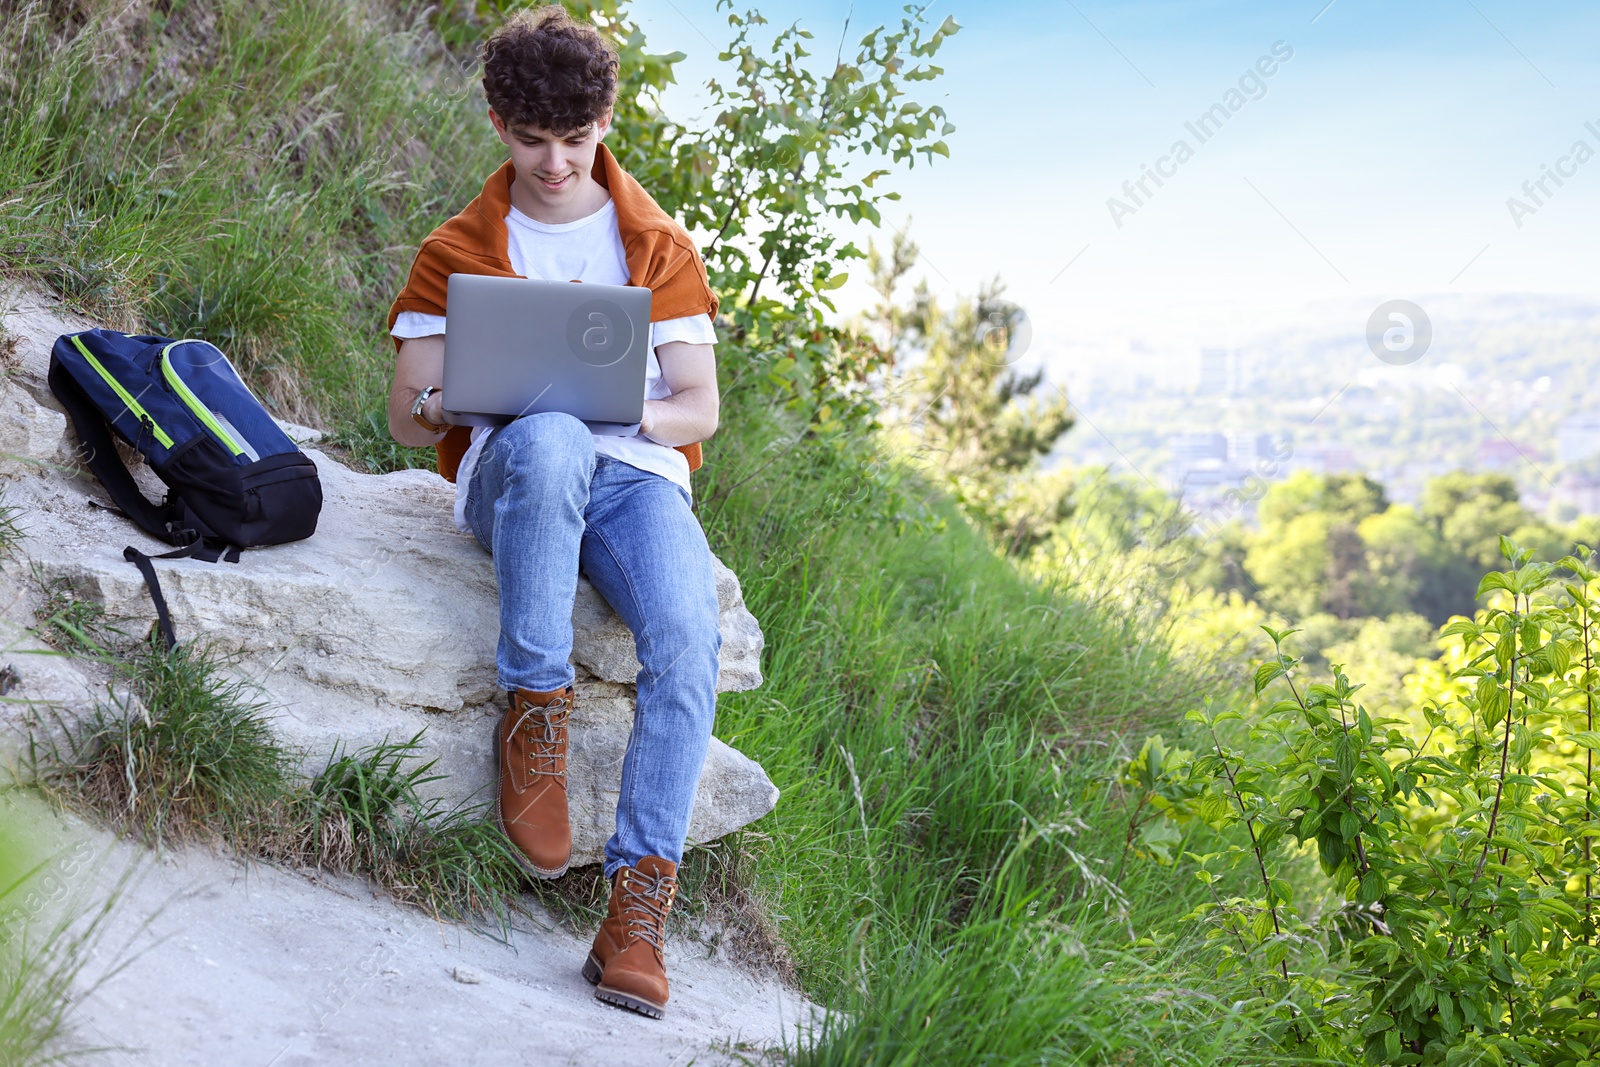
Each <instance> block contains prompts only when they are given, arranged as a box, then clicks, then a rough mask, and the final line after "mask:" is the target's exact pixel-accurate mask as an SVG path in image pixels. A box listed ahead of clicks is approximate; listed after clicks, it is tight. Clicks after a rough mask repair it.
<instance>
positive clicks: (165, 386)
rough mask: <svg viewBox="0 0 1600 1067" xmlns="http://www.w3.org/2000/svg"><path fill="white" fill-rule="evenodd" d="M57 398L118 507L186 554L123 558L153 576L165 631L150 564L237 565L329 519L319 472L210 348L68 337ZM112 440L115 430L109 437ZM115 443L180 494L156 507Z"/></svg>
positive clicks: (60, 347)
mask: <svg viewBox="0 0 1600 1067" xmlns="http://www.w3.org/2000/svg"><path fill="white" fill-rule="evenodd" d="M49 381H50V391H51V392H52V393H54V394H55V396H56V399H57V400H59V401H60V402H61V406H62V407H64V408H65V409H66V411H67V414H68V416H69V417H70V418H71V419H72V425H73V428H74V429H75V430H76V431H77V434H78V440H79V442H80V443H81V445H82V453H81V455H82V458H83V460H84V462H85V463H87V464H88V466H89V469H90V470H92V471H93V472H94V474H95V476H96V477H97V478H99V479H100V484H101V485H103V486H105V489H106V492H107V493H109V494H110V496H111V500H112V502H113V503H114V504H115V505H116V506H117V508H118V509H119V510H120V511H121V512H122V513H123V514H125V515H126V516H127V517H128V518H130V519H132V520H133V521H134V522H135V523H137V524H138V525H139V526H140V528H142V529H143V530H144V531H145V532H146V533H148V534H150V535H151V536H153V537H156V538H158V539H160V540H162V541H165V542H166V543H167V544H170V545H175V546H177V549H176V551H173V552H167V553H164V554H162V555H159V556H155V557H149V556H146V555H145V554H144V553H142V552H139V551H138V550H137V549H135V548H132V547H130V548H127V549H125V550H124V552H123V555H124V557H125V558H127V559H128V560H129V562H132V563H134V564H136V565H138V567H139V569H140V571H141V572H142V573H143V574H144V577H145V580H146V582H147V583H148V584H149V586H150V592H151V596H152V598H153V599H154V600H155V603H156V614H157V615H158V616H159V618H160V622H161V627H162V633H163V635H164V636H165V637H166V638H167V642H168V645H169V646H170V645H171V644H172V643H173V637H172V627H171V622H170V620H169V619H168V618H167V611H166V604H165V602H164V599H163V598H162V596H161V591H160V585H159V584H158V583H157V581H156V577H155V570H154V568H152V567H151V566H150V559H151V558H155V559H170V558H176V557H180V556H193V557H196V558H199V559H203V560H208V561H213V562H214V561H215V560H217V559H218V558H219V557H220V558H223V559H226V560H227V561H229V562H236V561H237V560H238V558H239V550H240V549H242V548H252V547H255V546H258V545H276V544H283V543H284V542H287V541H298V540H301V539H302V538H306V537H310V536H311V535H312V534H313V533H314V532H315V531H316V529H317V516H318V514H319V513H320V512H321V510H322V483H321V482H320V481H319V480H318V478H317V468H316V464H314V463H312V461H311V459H310V457H308V456H306V454H305V453H303V452H301V451H300V449H299V448H297V447H296V446H295V443H294V442H293V441H291V440H290V439H289V435H288V434H286V433H284V432H283V430H282V429H281V428H280V427H279V426H278V424H277V423H276V422H274V421H273V419H272V416H270V415H268V414H267V411H266V409H265V408H263V407H262V406H261V403H260V401H258V400H257V399H256V398H255V397H254V396H253V395H252V394H251V392H250V390H249V388H247V387H246V386H245V384H244V382H243V381H241V380H240V378H239V375H238V373H237V372H236V371H235V370H234V369H233V365H232V364H231V363H229V362H228V357H227V356H225V355H223V354H222V352H221V350H220V349H218V348H217V347H216V346H215V345H213V344H211V343H209V342H207V341H194V340H182V341H178V340H173V339H172V338H169V337H146V336H132V335H129V334H125V333H118V332H116V331H115V330H85V331H83V332H82V333H71V334H64V335H62V336H61V337H58V338H57V339H56V343H55V347H54V348H53V349H52V351H51V354H50V376H49ZM108 430H109V431H110V432H108ZM110 433H115V434H116V435H117V436H118V437H120V438H122V440H124V441H126V442H127V443H128V444H130V445H132V446H133V447H134V448H135V449H137V450H138V451H139V452H140V453H142V454H143V456H144V458H145V460H146V461H147V462H148V463H149V464H150V468H151V470H153V471H154V472H155V473H156V475H157V476H158V477H160V479H161V480H162V481H163V482H165V483H166V485H167V487H168V490H169V491H168V493H167V496H166V499H165V501H163V502H162V503H161V504H154V503H151V502H150V500H149V499H147V498H146V497H145V495H144V493H143V492H141V491H140V489H139V487H138V485H137V484H136V483H135V482H134V480H133V476H132V475H131V474H130V473H129V472H128V468H127V467H126V466H124V465H123V462H122V459H121V457H120V456H118V455H117V450H116V447H115V445H114V444H113V442H112V439H111V436H110Z"/></svg>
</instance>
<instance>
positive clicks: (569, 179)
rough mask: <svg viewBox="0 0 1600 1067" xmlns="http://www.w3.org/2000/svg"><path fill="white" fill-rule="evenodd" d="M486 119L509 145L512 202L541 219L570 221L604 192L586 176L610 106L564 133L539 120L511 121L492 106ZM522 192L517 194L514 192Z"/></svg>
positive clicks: (594, 205) (591, 207)
mask: <svg viewBox="0 0 1600 1067" xmlns="http://www.w3.org/2000/svg"><path fill="white" fill-rule="evenodd" d="M489 120H490V121H491V122H493V123H494V129H495V132H496V133H497V134H499V135H500V140H501V141H502V142H503V143H504V144H505V146H506V147H507V148H509V149H510V150H511V162H512V165H513V166H514V167H515V168H516V173H517V176H516V179H515V181H514V182H513V183H512V187H511V202H512V203H513V204H515V205H516V207H517V210H519V211H521V212H522V213H523V214H525V215H528V216H529V217H531V218H534V219H537V220H538V221H540V222H548V223H561V222H572V221H574V220H575V219H580V218H583V217H584V216H585V215H588V214H592V213H593V212H595V211H598V210H599V209H600V207H601V205H603V204H604V203H605V201H606V196H607V195H608V194H607V193H606V191H605V189H604V188H602V187H601V186H600V184H599V183H598V182H596V181H595V180H594V178H592V177H591V176H590V172H591V171H592V170H593V169H594V157H595V153H597V152H598V151H599V149H600V139H601V138H602V137H603V136H605V132H606V130H607V129H608V128H609V127H610V125H611V110H610V109H609V108H607V109H606V111H605V113H604V114H602V115H601V116H600V117H599V118H598V119H597V120H595V121H594V122H591V123H589V124H588V125H586V126H581V127H579V128H578V129H575V130H569V131H567V132H566V133H564V134H560V135H558V134H556V133H555V132H553V131H551V130H545V129H540V128H539V127H537V126H510V125H507V123H506V121H505V120H504V119H502V118H501V117H500V115H499V114H498V113H497V112H496V111H495V110H494V109H493V108H490V109H489ZM519 193H520V194H521V195H520V196H519V195H518V194H519Z"/></svg>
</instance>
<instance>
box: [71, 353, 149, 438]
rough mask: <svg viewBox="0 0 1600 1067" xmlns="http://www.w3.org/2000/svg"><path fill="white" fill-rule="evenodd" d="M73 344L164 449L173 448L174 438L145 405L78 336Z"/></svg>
mask: <svg viewBox="0 0 1600 1067" xmlns="http://www.w3.org/2000/svg"><path fill="white" fill-rule="evenodd" d="M72 344H73V346H74V347H75V348H77V350H78V351H79V352H81V353H83V358H84V359H86V360H88V361H89V366H91V367H93V368H94V369H95V370H96V371H97V372H99V374H100V377H102V378H104V379H105V380H106V384H107V385H109V386H111V388H112V389H113V390H114V391H115V392H116V394H117V396H118V397H119V398H120V399H121V400H122V402H123V403H124V404H126V405H127V406H128V410H129V411H131V412H133V413H134V415H136V416H138V419H139V421H140V422H142V423H148V424H149V426H150V430H151V432H152V433H154V434H155V436H156V440H157V441H160V442H161V444H162V447H164V448H171V447H172V438H171V437H170V436H168V434H167V431H165V430H163V429H162V428H161V427H160V426H158V425H156V420H155V419H152V418H151V417H150V413H149V412H148V411H146V410H145V409H144V405H143V404H141V403H139V401H137V400H135V399H134V397H133V394H132V393H130V392H128V391H127V390H126V389H124V388H123V387H122V383H121V382H119V381H117V380H116V379H115V378H113V377H112V376H111V372H110V371H108V370H106V369H105V367H103V366H101V364H100V361H99V360H98V359H95V358H94V353H93V352H90V351H89V350H88V349H87V348H85V347H84V345H83V342H82V341H81V340H79V338H78V337H77V335H73V338H72Z"/></svg>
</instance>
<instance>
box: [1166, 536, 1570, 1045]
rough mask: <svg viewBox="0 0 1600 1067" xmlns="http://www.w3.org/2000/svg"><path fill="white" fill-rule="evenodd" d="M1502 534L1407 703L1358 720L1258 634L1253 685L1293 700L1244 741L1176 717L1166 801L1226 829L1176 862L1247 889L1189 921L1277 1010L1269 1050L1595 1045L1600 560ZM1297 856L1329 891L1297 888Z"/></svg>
mask: <svg viewBox="0 0 1600 1067" xmlns="http://www.w3.org/2000/svg"><path fill="white" fill-rule="evenodd" d="M1501 548H1502V551H1503V553H1504V555H1505V558H1506V559H1507V560H1508V562H1509V569H1507V570H1505V571H1495V572H1491V573H1490V574H1489V575H1487V576H1486V577H1485V578H1484V579H1483V581H1482V583H1480V585H1479V587H1478V591H1477V592H1478V595H1479V596H1488V597H1490V607H1488V608H1487V609H1485V610H1483V611H1480V612H1478V613H1477V615H1476V616H1475V617H1474V618H1472V619H1465V618H1461V619H1457V620H1456V621H1454V622H1452V623H1450V624H1449V625H1447V626H1446V627H1445V628H1444V630H1443V633H1444V635H1445V636H1446V637H1453V638H1455V639H1456V642H1457V643H1456V647H1455V649H1454V650H1453V655H1452V664H1453V669H1452V670H1450V671H1449V672H1448V674H1445V675H1443V676H1442V677H1441V679H1440V680H1439V682H1438V684H1437V685H1436V686H1434V688H1433V691H1432V693H1431V695H1430V698H1429V699H1428V700H1427V701H1426V702H1425V703H1423V704H1422V706H1421V707H1419V708H1416V709H1415V712H1414V714H1412V715H1401V716H1399V717H1378V716H1373V715H1370V714H1369V713H1368V710H1367V709H1366V708H1365V707H1364V706H1362V704H1361V702H1360V701H1359V700H1357V699H1356V695H1357V692H1358V690H1359V688H1360V687H1359V686H1357V685H1353V684H1352V683H1351V682H1350V681H1349V679H1347V678H1346V677H1345V675H1344V672H1343V671H1342V670H1341V669H1339V668H1338V667H1337V666H1335V668H1334V674H1333V681H1332V683H1331V684H1323V683H1314V684H1304V683H1302V682H1299V681H1297V680H1296V677H1295V674H1294V667H1295V666H1296V664H1297V663H1298V661H1297V660H1295V659H1294V658H1292V657H1290V656H1289V655H1287V654H1285V653H1284V652H1283V651H1282V648H1281V643H1282V641H1283V639H1284V638H1285V637H1286V636H1287V634H1285V633H1272V635H1271V636H1272V638H1273V641H1274V642H1275V643H1276V644H1278V645H1279V650H1278V652H1277V654H1276V656H1275V657H1274V658H1273V659H1272V660H1270V661H1268V662H1266V663H1264V664H1262V666H1261V668H1260V669H1259V671H1258V672H1257V675H1256V689H1257V691H1258V692H1261V691H1263V690H1265V689H1266V688H1267V687H1268V686H1270V685H1274V684H1276V683H1279V682H1282V683H1284V684H1285V685H1286V686H1287V687H1288V689H1289V695H1288V696H1287V697H1285V698H1283V699H1280V700H1276V701H1274V702H1272V703H1271V704H1269V705H1268V706H1267V707H1265V708H1264V709H1263V710H1262V711H1261V712H1260V713H1259V714H1257V715H1256V716H1255V717H1254V718H1253V719H1252V720H1251V721H1250V722H1249V723H1248V742H1247V743H1245V744H1244V745H1243V746H1242V747H1241V744H1240V740H1239V737H1238V730H1237V729H1234V730H1233V731H1232V735H1231V736H1230V731H1229V728H1228V727H1227V726H1226V724H1227V723H1228V722H1229V721H1230V720H1239V719H1241V718H1242V715H1241V713H1240V712H1238V711H1234V710H1214V709H1209V708H1208V709H1207V710H1206V711H1203V712H1195V713H1193V715H1192V716H1191V717H1192V718H1193V719H1194V721H1195V722H1197V723H1198V724H1199V726H1200V727H1201V737H1202V738H1203V741H1204V749H1203V751H1201V752H1200V754H1198V755H1196V756H1194V757H1193V759H1192V762H1190V763H1189V764H1188V766H1187V768H1186V773H1187V776H1188V779H1189V784H1188V788H1187V793H1188V795H1187V796H1185V797H1183V798H1182V799H1179V800H1177V801H1176V802H1172V797H1171V794H1169V797H1168V799H1169V803H1168V804H1167V805H1166V810H1167V811H1169V812H1171V813H1173V814H1174V815H1175V816H1177V817H1181V818H1187V819H1192V820H1198V821H1199V822H1201V823H1204V824H1207V825H1210V826H1213V827H1218V828H1227V827H1233V828H1235V829H1240V828H1242V830H1243V835H1242V836H1240V837H1236V838H1234V839H1233V840H1232V841H1231V842H1229V843H1228V844H1227V845H1226V847H1224V848H1221V849H1219V850H1215V851H1211V852H1207V853H1204V854H1199V855H1195V856H1193V859H1194V860H1195V861H1196V862H1197V863H1198V865H1199V871H1198V876H1199V877H1200V879H1201V880H1202V881H1203V882H1211V881H1213V880H1214V879H1215V877H1216V872H1219V871H1222V870H1227V869H1235V868H1242V869H1243V870H1244V871H1246V872H1248V876H1249V877H1250V878H1251V879H1252V880H1253V881H1254V883H1255V884H1254V887H1253V889H1252V890H1251V891H1250V892H1248V893H1238V894H1230V895H1227V896H1224V895H1222V894H1217V895H1216V896H1215V898H1214V899H1213V900H1211V901H1208V902H1205V903H1202V904H1201V905H1200V906H1199V907H1197V908H1196V909H1195V911H1194V912H1193V918H1195V919H1198V920H1204V921H1205V922H1206V923H1207V924H1208V925H1209V926H1210V928H1211V934H1210V937H1211V940H1212V944H1213V947H1214V949H1215V951H1216V952H1218V953H1219V954H1220V956H1221V958H1222V964H1221V966H1222V968H1223V970H1224V971H1225V972H1227V973H1230V974H1233V975H1234V976H1236V978H1237V979H1238V980H1239V981H1241V982H1244V983H1247V984H1248V985H1250V986H1251V987H1253V988H1254V989H1255V990H1256V993H1257V996H1258V997H1259V998H1260V1001H1261V1002H1262V1003H1263V1004H1267V1005H1272V1014H1273V1015H1274V1016H1275V1019H1276V1024H1275V1025H1274V1027H1273V1030H1274V1032H1275V1034H1276V1039H1277V1040H1278V1041H1279V1042H1280V1044H1281V1046H1282V1047H1283V1048H1284V1049H1285V1050H1286V1051H1290V1052H1296V1053H1301V1054H1320V1055H1326V1056H1340V1055H1360V1056H1364V1057H1365V1058H1366V1059H1367V1060H1368V1061H1369V1062H1372V1063H1386V1064H1387V1063H1395V1064H1428V1065H1431V1064H1444V1065H1450V1067H1453V1065H1456V1064H1468V1063H1486V1064H1489V1063H1492V1064H1501V1063H1518V1064H1537V1065H1539V1067H1591V1065H1593V1064H1595V1063H1596V1062H1600V1059H1597V1048H1600V943H1597V931H1596V915H1595V913H1596V896H1597V894H1600V865H1597V859H1600V857H1597V856H1596V855H1595V849H1594V845H1593V839H1594V838H1595V837H1596V836H1600V818H1597V815H1600V797H1597V796H1596V789H1597V786H1600V782H1597V781H1596V776H1595V766H1594V752H1595V750H1596V749H1600V732H1597V731H1596V729H1595V710H1596V708H1595V704H1596V695H1597V690H1600V670H1597V664H1596V654H1597V652H1600V635H1597V633H1596V630H1595V621H1594V618H1593V612H1594V608H1595V604H1596V598H1597V597H1600V573H1597V572H1596V571H1594V570H1592V569H1591V567H1590V566H1589V564H1588V563H1586V562H1585V561H1584V560H1581V559H1578V558H1575V557H1567V558H1564V559H1562V560H1561V561H1560V562H1559V563H1542V562H1532V560H1531V557H1532V552H1531V550H1524V549H1520V548H1518V547H1517V546H1515V545H1514V544H1512V543H1511V542H1510V541H1508V540H1506V539H1505V538H1502V539H1501ZM1585 555H1586V556H1587V553H1585ZM1184 776H1185V770H1184V769H1182V768H1180V769H1176V770H1174V771H1173V772H1172V782H1173V784H1176V783H1178V782H1180V781H1181V780H1182V779H1183V778H1184ZM1303 850H1310V851H1311V853H1312V854H1313V855H1314V856H1315V858H1316V860H1317V862H1318V864H1319V866H1320V869H1321V871H1322V873H1323V874H1324V875H1325V876H1326V878H1327V879H1328V882H1327V885H1326V892H1327V895H1328V896H1329V897H1330V898H1331V899H1329V900H1328V901H1326V902H1319V901H1318V900H1316V899H1315V898H1314V897H1313V898H1311V899H1307V897H1306V895H1305V894H1303V893H1297V892H1296V887H1295V886H1294V885H1292V884H1291V881H1290V879H1289V873H1290V872H1291V871H1292V870H1293V868H1294V867H1295V866H1296V857H1297V856H1298V855H1299V854H1300V853H1301V852H1302V851H1303Z"/></svg>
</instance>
